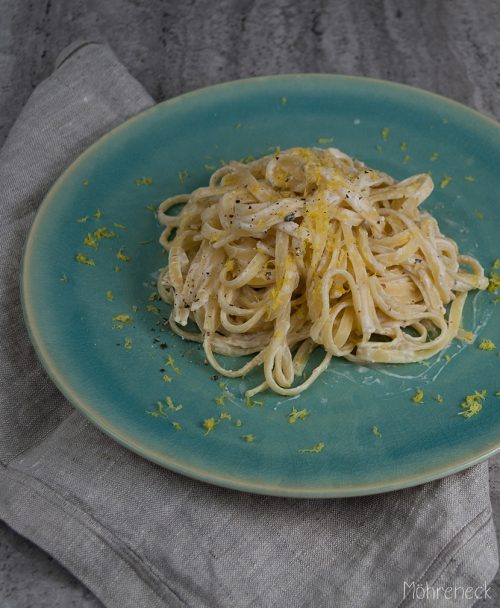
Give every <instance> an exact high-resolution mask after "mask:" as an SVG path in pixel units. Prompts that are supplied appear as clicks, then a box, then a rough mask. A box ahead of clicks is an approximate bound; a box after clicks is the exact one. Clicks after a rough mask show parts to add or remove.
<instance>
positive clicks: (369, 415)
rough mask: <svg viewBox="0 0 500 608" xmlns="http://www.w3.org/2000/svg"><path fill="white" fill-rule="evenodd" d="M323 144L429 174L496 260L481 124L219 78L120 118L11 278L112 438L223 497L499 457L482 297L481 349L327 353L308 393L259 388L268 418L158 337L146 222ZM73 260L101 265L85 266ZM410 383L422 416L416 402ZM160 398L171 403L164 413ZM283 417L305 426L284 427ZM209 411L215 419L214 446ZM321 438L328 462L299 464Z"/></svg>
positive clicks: (448, 210) (491, 172) (65, 379)
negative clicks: (261, 166)
mask: <svg viewBox="0 0 500 608" xmlns="http://www.w3.org/2000/svg"><path fill="white" fill-rule="evenodd" d="M314 145H317V146H328V145H334V146H336V147H339V148H341V149H342V150H344V151H346V152H347V153H348V154H350V155H353V156H356V157H358V158H360V159H362V160H363V161H365V162H366V163H367V164H369V165H372V166H374V167H377V168H380V169H382V170H384V171H387V172H389V173H391V174H393V175H394V176H396V177H398V178H403V177H405V176H408V175H410V174H414V173H417V172H422V171H432V176H433V178H434V179H435V182H436V189H435V191H434V193H433V194H432V196H431V198H430V200H429V201H428V202H427V203H426V204H425V206H426V208H427V209H429V210H430V211H431V212H432V213H433V214H435V216H436V217H437V218H438V220H439V222H440V225H441V227H442V229H443V231H444V232H445V233H447V234H448V235H449V236H451V237H452V238H454V239H455V240H456V241H457V242H458V243H459V246H460V248H461V250H462V251H463V252H465V253H468V254H472V255H473V256H475V257H477V258H478V259H479V261H480V262H481V263H482V264H483V266H484V267H485V269H486V271H487V272H489V271H490V269H491V266H492V263H493V260H494V259H495V258H496V257H499V256H500V248H499V245H498V242H499V236H498V227H499V226H500V204H499V200H498V193H499V192H500V172H499V171H498V161H499V151H500V129H499V128H498V126H497V124H496V123H494V122H493V121H492V120H489V119H487V118H485V117H483V116H481V115H479V114H477V113H475V112H474V111H472V110H470V109H468V108H466V107H464V106H461V105H459V104H457V103H454V102H452V101H449V100H447V99H444V98H441V97H438V96H435V95H432V94H430V93H426V92H424V91H420V90H417V89H413V88H409V87H406V86H401V85H397V84H392V83H388V82H381V81H374V80H368V79H362V78H349V77H343V76H329V75H291V76H278V77H266V78H256V79H250V80H243V81H238V82H230V83H227V84H222V85H218V86H214V87H210V88H207V89H202V90H199V91H195V92H193V93H188V94H186V95H183V96H181V97H178V98H176V99H172V100H170V101H167V102H165V103H162V104H160V105H158V106H156V107H155V108H153V109H151V110H148V111H146V112H144V113H142V114H140V115H138V116H136V117H135V118H133V119H131V120H129V121H127V122H126V123H125V124H123V125H121V126H120V127H118V128H117V129H115V130H114V131H112V132H111V133H109V134H108V135H106V136H105V137H103V138H102V139H101V140H100V141H98V142H97V143H96V144H95V145H93V146H92V147H90V148H89V149H88V150H87V151H86V152H85V153H84V154H83V155H82V156H81V157H80V158H79V159H78V160H77V161H76V162H75V163H73V164H72V165H71V167H70V168H69V169H68V170H67V171H66V172H65V173H64V174H63V175H62V176H61V177H60V178H59V180H58V181H57V182H56V184H55V185H54V186H53V188H52V189H51V191H50V192H49V194H48V195H47V197H46V199H45V201H44V203H43V205H42V206H41V208H40V210H39V212H38V215H37V216H36V219H35V221H34V224H33V227H32V230H31V233H30V236H29V239H28V241H27V244H26V248H25V255H24V265H23V274H22V292H23V303H24V312H25V316H26V321H27V324H28V327H29V330H30V333H31V338H32V340H33V343H34V344H35V347H36V349H37V351H38V355H39V357H40V359H41V361H42V363H43V364H44V366H45V368H46V369H47V371H48V373H49V374H50V376H51V377H52V379H53V380H54V382H55V383H56V384H57V386H58V387H59V388H60V390H61V391H62V392H63V393H64V394H65V395H66V397H67V398H68V399H69V400H70V401H71V402H72V403H73V404H74V405H75V406H76V407H77V408H78V409H79V410H80V411H81V412H82V413H84V414H85V415H86V416H88V418H89V419H90V420H91V421H92V422H94V423H95V424H96V425H97V426H98V427H99V428H101V429H102V430H103V431H104V432H106V433H108V434H109V435H110V436H111V437H113V438H114V439H116V440H117V441H119V442H120V443H122V444H123V445H125V446H127V447H128V448H130V449H131V450H133V451H134V452H137V453H138V454H141V455H142V456H144V457H145V458H148V459H150V460H152V461H154V462H156V463H158V464H160V465H163V466H165V467H167V468H169V469H172V470H174V471H178V472H179V473H183V474H185V475H188V476H191V477H194V478H197V479H202V480H205V481H208V482H210V483H214V484H218V485H221V486H227V487H231V488H237V489H240V490H247V491H251V492H258V493H263V494H276V495H283V496H304V497H307V496H309V497H327V496H350V495H359V494H371V493H376V492H384V491H388V490H394V489H397V488H403V487H406V486H412V485H416V484H419V483H422V482H424V481H427V480H431V479H435V478H439V477H442V476H444V475H447V474H449V473H452V472H455V471H458V470H460V469H463V468H465V467H467V466H469V465H471V464H473V463H475V462H478V461H480V460H482V459H484V458H486V457H487V456H489V455H491V454H493V453H494V452H495V451H497V450H498V449H499V448H500V397H497V396H495V392H496V391H498V390H500V378H499V375H498V367H499V365H500V359H499V358H498V356H497V352H498V347H497V349H494V350H492V351H484V350H481V349H479V348H478V343H479V342H480V341H481V340H482V339H483V338H488V339H491V340H493V342H496V344H497V345H498V346H499V347H500V323H499V318H500V304H496V305H495V303H494V300H495V294H493V293H488V292H484V293H473V294H472V296H471V297H469V299H468V302H467V306H466V312H465V318H464V327H465V328H467V329H470V330H472V331H474V332H475V334H476V335H477V339H476V342H475V343H474V344H464V343H460V342H458V341H455V342H454V343H453V344H452V345H451V346H450V347H449V348H448V349H447V350H446V351H445V352H443V353H441V354H440V355H439V356H437V357H434V358H433V359H431V360H429V361H428V362H427V363H426V364H425V365H422V364H413V365H400V366H396V365H393V366H390V365H373V366H358V365H354V364H352V363H348V362H346V361H343V360H335V361H333V363H332V364H331V366H330V368H329V370H328V371H327V372H326V373H325V374H324V375H323V376H322V377H321V378H320V379H319V380H318V381H317V382H316V383H315V384H314V386H313V387H312V388H311V389H309V390H308V391H307V392H306V393H304V394H302V395H301V396H300V397H298V398H295V399H285V398H283V397H280V396H276V395H272V394H267V393H265V394H263V395H262V401H263V402H264V405H255V404H254V405H253V407H249V406H248V405H246V404H245V402H244V399H243V398H242V394H243V392H244V390H245V388H246V387H248V386H250V385H253V384H254V383H255V382H256V378H255V377H250V378H246V379H244V380H243V381H238V380H229V381H228V382H227V383H226V386H227V389H224V387H223V386H221V385H220V384H219V383H220V381H221V379H215V378H214V372H213V370H212V369H211V368H210V367H208V366H206V365H204V356H203V353H202V351H201V350H200V348H199V347H198V346H197V345H194V344H190V343H187V342H183V341H182V340H180V339H178V338H177V337H176V336H174V335H173V334H172V333H171V332H170V331H169V329H168V328H167V327H166V326H165V325H164V323H163V319H164V317H167V315H168V306H167V305H166V304H163V303H162V302H158V301H155V300H154V299H152V298H154V297H155V296H154V295H151V294H154V291H155V289H154V280H155V277H156V275H157V272H158V269H159V268H160V267H162V266H163V265H164V264H165V259H166V258H165V256H164V255H162V251H161V248H160V246H159V245H158V238H159V235H160V227H159V225H158V224H157V222H156V219H155V215H154V213H153V212H152V210H154V208H155V207H156V206H157V205H158V203H159V202H160V201H162V200H163V199H164V198H166V197H167V196H170V195H173V194H177V193H181V192H185V191H191V190H193V189H194V188H196V187H198V186H201V185H203V184H206V182H207V180H208V177H209V175H210V173H211V172H212V171H213V170H214V168H215V167H217V166H219V165H220V163H221V162H224V161H228V160H230V159H242V158H248V157H250V156H254V157H257V156H259V155H262V154H265V153H269V151H271V150H274V149H275V147H276V146H280V147H281V148H287V147H290V146H314ZM441 186H443V187H441ZM103 227H105V228H106V229H107V230H108V231H110V232H113V233H114V234H115V236H114V237H112V238H102V239H100V240H99V242H98V245H99V247H98V249H95V248H94V247H92V244H93V243H92V240H90V241H87V242H88V244H87V245H86V244H85V243H84V240H85V237H86V235H87V234H88V233H90V234H93V233H94V232H95V231H96V230H98V229H99V228H103ZM102 232H106V231H104V230H102V231H101V233H102ZM89 245H90V246H89ZM78 254H83V255H84V256H85V259H88V260H92V263H93V264H95V265H93V266H90V265H87V264H82V263H78V262H77V261H76V260H75V256H77V255H78ZM122 315H125V316H122ZM127 321H128V322H127ZM417 389H421V390H423V392H424V398H423V401H422V402H421V403H415V402H414V401H412V396H414V395H415V393H416V390H417ZM475 390H479V391H480V390H487V391H488V395H487V397H486V399H485V400H484V402H483V408H482V411H480V412H479V413H478V414H477V415H475V416H473V417H471V418H469V419H466V418H464V417H463V416H461V415H459V413H460V411H461V410H460V403H461V402H462V401H463V400H464V398H465V396H466V395H468V394H471V393H473V392H474V391H475ZM228 393H229V394H228ZM438 395H441V396H442V402H439V401H441V398H440V397H438ZM167 397H168V398H169V400H168V402H169V403H170V404H171V405H173V406H175V408H177V406H179V405H182V409H180V408H178V409H171V408H169V407H168V404H167ZM157 401H161V402H162V404H163V406H162V412H164V413H165V414H166V416H164V415H162V414H161V413H160V410H159V407H158V405H156V403H157ZM292 407H295V408H297V409H302V408H307V410H308V411H309V412H310V414H309V416H308V417H307V418H306V419H305V420H298V421H297V422H296V423H295V424H290V423H289V422H288V414H289V413H290V411H291V410H292ZM223 412H225V413H226V416H227V418H224V416H223V419H222V420H220V415H221V413H223ZM229 416H230V417H231V420H229V419H228V417H229ZM209 418H214V419H218V420H220V421H219V423H218V424H217V425H216V426H215V427H214V429H213V430H212V431H211V432H210V433H208V434H206V431H205V429H204V428H203V426H202V424H203V421H204V420H206V419H209ZM238 420H239V421H241V422H237V421H238ZM239 425H240V426H239ZM373 427H377V429H378V430H379V432H380V434H381V436H379V434H378V433H374V432H373ZM248 435H252V436H253V437H254V438H255V440H254V441H251V442H248V441H246V440H245V438H244V437H243V436H248ZM247 439H248V437H247ZM318 443H323V444H324V449H323V450H322V451H321V452H314V451H313V452H307V451H305V452H304V451H301V450H303V449H304V448H305V449H307V448H311V447H313V446H315V445H317V444H318Z"/></svg>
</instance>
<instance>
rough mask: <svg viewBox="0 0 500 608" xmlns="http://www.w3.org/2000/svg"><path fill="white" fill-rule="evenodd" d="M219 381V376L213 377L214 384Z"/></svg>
mask: <svg viewBox="0 0 500 608" xmlns="http://www.w3.org/2000/svg"><path fill="white" fill-rule="evenodd" d="M218 379H219V376H218V375H217V374H215V375H213V376H212V380H213V381H214V382H217V380H218Z"/></svg>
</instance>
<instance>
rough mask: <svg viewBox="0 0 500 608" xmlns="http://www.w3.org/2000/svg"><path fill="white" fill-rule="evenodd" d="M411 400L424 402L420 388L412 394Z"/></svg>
mask: <svg viewBox="0 0 500 608" xmlns="http://www.w3.org/2000/svg"><path fill="white" fill-rule="evenodd" d="M411 400H412V401H413V402H414V403H423V402H424V391H423V390H422V389H421V388H418V389H417V392H416V393H415V394H414V395H413V397H412V398H411Z"/></svg>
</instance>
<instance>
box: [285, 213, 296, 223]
mask: <svg viewBox="0 0 500 608" xmlns="http://www.w3.org/2000/svg"><path fill="white" fill-rule="evenodd" d="M294 219H295V213H289V214H288V215H285V222H292V221H293V220H294Z"/></svg>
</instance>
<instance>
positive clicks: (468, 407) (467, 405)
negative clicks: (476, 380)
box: [458, 389, 487, 418]
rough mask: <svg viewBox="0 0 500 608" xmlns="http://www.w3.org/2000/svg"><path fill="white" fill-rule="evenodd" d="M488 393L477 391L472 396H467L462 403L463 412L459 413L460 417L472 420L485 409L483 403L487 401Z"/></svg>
mask: <svg viewBox="0 0 500 608" xmlns="http://www.w3.org/2000/svg"><path fill="white" fill-rule="evenodd" d="M486 395H487V391H486V390H485V389H483V390H482V391H475V392H474V393H472V395H466V397H465V401H462V403H461V404H460V407H461V408H462V410H463V411H462V412H459V414H458V415H459V416H463V417H464V418H472V416H475V415H476V414H478V413H479V412H480V411H481V410H482V409H483V401H484V400H485V399H486Z"/></svg>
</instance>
